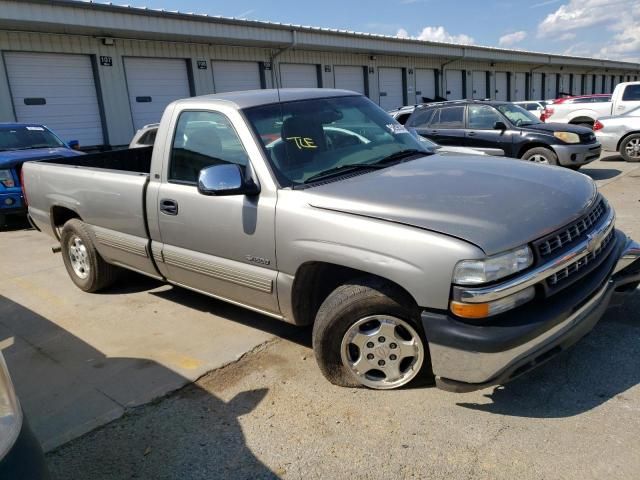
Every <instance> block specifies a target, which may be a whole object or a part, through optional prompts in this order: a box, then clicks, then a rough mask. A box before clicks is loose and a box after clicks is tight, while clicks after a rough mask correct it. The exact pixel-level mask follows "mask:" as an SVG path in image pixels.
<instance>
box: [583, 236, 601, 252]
mask: <svg viewBox="0 0 640 480" xmlns="http://www.w3.org/2000/svg"><path fill="white" fill-rule="evenodd" d="M601 243H602V242H601V237H600V235H597V234H595V233H590V234H588V235H587V252H589V253H593V252H595V251H596V250H597V249H598V247H599V246H600V244H601Z"/></svg>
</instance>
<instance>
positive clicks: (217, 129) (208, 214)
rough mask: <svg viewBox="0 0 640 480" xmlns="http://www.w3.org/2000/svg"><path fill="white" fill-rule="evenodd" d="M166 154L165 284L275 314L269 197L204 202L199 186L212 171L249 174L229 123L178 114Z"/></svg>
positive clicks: (208, 115) (161, 193) (162, 212)
mask: <svg viewBox="0 0 640 480" xmlns="http://www.w3.org/2000/svg"><path fill="white" fill-rule="evenodd" d="M168 156H169V159H168V165H166V166H165V168H164V170H163V172H162V184H161V185H160V187H159V190H158V196H157V202H158V205H157V208H158V225H159V230H160V236H161V240H162V243H163V247H162V254H161V255H160V258H159V261H161V262H163V263H164V264H165V266H166V269H165V271H166V272H167V278H168V280H169V281H171V282H172V283H175V284H179V285H182V286H185V287H188V288H191V289H195V290H198V291H202V292H205V293H208V294H211V295H213V296H216V297H219V298H222V299H224V300H231V301H233V302H239V303H241V304H243V305H245V306H248V307H252V308H254V309H259V310H261V311H263V312H265V313H277V312H278V306H277V296H276V291H275V280H276V272H277V271H276V263H275V237H274V218H275V198H271V197H270V196H269V195H257V196H251V197H249V196H245V195H231V196H205V195H202V194H200V193H199V192H198V188H197V181H198V175H199V172H200V170H201V169H202V168H205V167H208V166H211V165H216V164H228V163H235V164H237V165H240V166H241V168H242V169H243V170H244V171H245V175H249V176H252V175H253V173H252V172H253V170H252V168H251V164H250V160H249V156H248V154H247V153H246V151H245V148H244V146H243V144H242V142H241V140H240V138H239V137H238V134H237V132H236V130H235V129H234V127H233V124H232V122H231V121H230V120H229V119H228V118H227V117H226V116H225V115H224V114H222V113H221V112H215V111H187V110H185V111H182V112H181V113H180V115H179V117H178V119H177V121H176V126H175V135H174V138H173V140H172V143H171V149H170V151H169V152H168ZM156 257H158V256H157V255H156Z"/></svg>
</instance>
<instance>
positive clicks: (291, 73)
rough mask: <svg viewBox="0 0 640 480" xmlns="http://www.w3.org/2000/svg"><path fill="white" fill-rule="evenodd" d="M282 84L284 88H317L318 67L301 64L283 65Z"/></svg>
mask: <svg viewBox="0 0 640 480" xmlns="http://www.w3.org/2000/svg"><path fill="white" fill-rule="evenodd" d="M280 83H281V84H282V87H283V88H317V87H318V67H317V65H308V64H307V65H305V64H300V63H281V64H280Z"/></svg>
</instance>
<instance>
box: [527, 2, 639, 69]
mask: <svg viewBox="0 0 640 480" xmlns="http://www.w3.org/2000/svg"><path fill="white" fill-rule="evenodd" d="M638 25H640V2H639V1H638V0H569V1H568V2H566V3H563V4H562V5H561V6H560V7H559V8H558V9H557V10H556V11H554V12H552V13H550V14H549V15H547V16H546V17H545V19H544V20H543V21H542V22H540V24H539V25H538V37H541V38H550V39H553V40H559V41H567V40H573V39H575V38H580V39H581V40H582V42H581V44H580V48H576V47H577V45H574V46H572V47H569V49H568V50H567V51H568V52H573V53H574V54H576V52H578V51H580V52H581V53H582V52H584V53H582V54H585V55H593V56H597V57H602V58H609V59H616V60H626V61H635V60H637V59H638V58H639V57H640V27H638ZM603 32H605V33H606V32H611V34H612V37H611V38H610V39H609V40H608V41H607V40H605V41H603V40H602V33H603ZM594 35H597V38H598V40H597V41H595V40H594V41H589V39H590V38H593V37H594Z"/></svg>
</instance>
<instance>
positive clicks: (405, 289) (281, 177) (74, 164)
mask: <svg viewBox="0 0 640 480" xmlns="http://www.w3.org/2000/svg"><path fill="white" fill-rule="evenodd" d="M504 105H508V107H505V111H506V112H507V114H506V115H505V116H508V117H510V118H511V120H510V121H514V122H521V121H522V118H525V119H527V120H528V119H529V117H531V116H532V115H531V114H530V113H529V112H527V111H526V110H523V109H521V108H520V107H517V106H515V105H511V104H504ZM500 106H501V105H497V106H496V107H495V108H494V107H491V108H494V109H497V108H500ZM475 107H481V108H485V107H489V105H486V104H474V105H472V106H471V107H470V108H472V110H473V108H475ZM439 108H441V107H438V108H437V109H436V110H435V112H437V114H438V115H439V117H440V118H442V119H444V118H447V117H448V116H449V113H450V112H445V111H444V108H445V107H442V109H440V110H439ZM447 108H448V107H447ZM453 108H459V107H457V106H454V107H453ZM462 108H463V110H464V108H466V105H465V106H463V107H462ZM512 109H517V110H515V111H514V110H512ZM496 111H497V110H496ZM416 113H417V112H416ZM482 113H486V114H487V116H491V115H494V113H493V111H483V112H482ZM514 113H515V114H517V116H514ZM522 116H524V117H522ZM500 118H502V114H501V117H500ZM476 120H478V119H476ZM492 120H493V119H492ZM502 121H503V122H504V119H503V120H502ZM491 126H492V128H495V125H494V122H491ZM498 127H499V128H500V130H501V131H502V132H503V135H508V136H512V134H511V132H507V131H506V128H505V129H503V128H502V127H501V126H499V125H498ZM573 128H576V129H579V127H573ZM579 130H580V131H583V130H584V129H579ZM345 132H349V133H348V134H347V133H345ZM589 133H590V134H591V135H593V132H589ZM522 135H523V132H522V131H518V132H517V133H514V134H513V136H522ZM359 137H362V138H364V139H366V142H364V141H362V140H361V139H360V138H359ZM561 137H563V138H566V139H568V140H571V138H570V137H567V136H564V135H562V136H561ZM274 139H276V140H277V139H280V141H276V140H274ZM100 169H102V170H100ZM97 172H102V173H100V174H97ZM24 179H25V187H26V192H27V195H28V196H29V200H30V203H29V215H30V216H32V217H33V221H34V223H35V224H36V225H37V226H38V228H40V229H41V230H42V231H43V232H45V233H47V234H49V235H51V236H52V237H54V238H55V239H57V240H59V241H60V246H61V251H62V260H63V262H64V265H65V268H66V270H67V273H68V274H69V277H70V278H71V280H72V281H73V282H74V284H75V285H76V286H77V287H78V288H80V289H81V290H83V291H86V292H97V291H99V290H101V289H104V288H106V287H107V286H109V285H110V284H112V283H113V282H114V281H115V279H116V275H117V273H118V268H119V267H124V268H128V269H131V270H135V271H137V272H139V273H143V274H146V275H148V276H151V277H154V278H156V279H159V280H164V281H167V282H169V283H172V284H175V285H179V286H183V287H186V288H189V289H193V290H195V291H198V292H201V293H204V294H208V295H211V296H213V297H215V298H218V299H222V300H226V301H229V302H231V303H234V304H236V305H241V306H244V307H246V308H248V309H250V310H253V311H258V312H261V313H263V314H266V315H269V316H271V317H274V318H276V319H279V320H284V321H287V322H290V323H293V324H296V325H311V324H313V339H312V343H313V349H314V353H315V357H316V360H317V362H318V365H319V367H320V370H321V371H322V373H323V374H324V375H325V377H326V378H327V379H328V380H329V381H331V382H333V383H334V384H337V385H342V386H366V387H370V388H374V389H392V388H399V387H402V386H404V385H407V384H409V383H410V382H412V381H413V380H415V379H417V378H418V377H420V376H421V375H424V376H425V377H426V378H433V377H434V376H435V380H436V384H437V385H438V386H439V387H441V388H444V389H447V390H452V391H468V390H477V389H481V388H485V387H487V386H489V385H495V384H501V383H505V382H508V381H510V380H511V379H513V378H515V377H517V376H518V375H520V374H522V373H524V372H526V371H528V370H530V369H532V368H534V367H536V366H538V365H540V364H541V363H543V362H544V361H546V360H548V359H549V358H550V357H552V356H553V355H555V354H557V353H560V352H562V351H564V350H565V349H566V348H568V347H569V346H570V345H572V344H573V343H575V342H577V341H578V340H579V339H580V338H581V337H582V336H584V335H585V334H586V333H587V332H589V331H590V330H591V329H592V328H593V327H594V326H595V324H596V323H597V321H598V320H599V318H600V317H601V316H602V314H603V312H604V310H605V309H606V308H607V306H608V305H609V302H610V301H611V299H612V298H613V297H614V296H616V297H617V296H618V295H622V294H623V292H628V291H631V289H632V288H635V286H637V284H638V282H640V245H639V244H637V243H635V242H633V241H631V240H630V239H629V238H628V237H627V236H626V235H624V234H623V233H622V232H621V231H619V230H617V229H616V228H615V213H614V211H613V209H612V208H611V206H610V205H609V204H608V203H607V201H606V200H605V199H604V198H603V197H602V196H601V195H600V194H599V193H598V191H597V187H596V185H595V183H594V182H593V180H592V179H591V178H589V177H587V176H586V175H580V174H577V173H575V172H571V171H567V170H565V169H558V168H552V167H548V166H540V165H532V164H530V163H528V162H518V161H504V160H503V159H499V158H494V157H488V156H486V157H481V156H474V157H472V156H468V155H457V156H453V155H451V156H448V157H446V158H445V157H443V156H440V155H439V154H437V153H433V152H432V151H429V150H428V149H427V148H425V146H424V145H423V143H421V142H419V141H418V140H417V139H416V138H415V137H414V136H413V135H411V134H410V132H408V130H407V129H406V128H405V127H404V126H402V125H400V124H398V123H396V122H392V121H390V118H389V115H387V113H386V112H384V111H383V110H381V109H380V107H379V106H377V105H376V104H374V103H373V102H372V101H371V100H369V99H368V98H366V97H364V96H362V95H359V94H354V93H352V92H347V91H345V90H332V89H282V90H280V91H276V90H261V91H246V92H231V93H223V94H218V95H209V96H204V97H194V98H189V99H184V100H178V101H176V102H174V103H172V104H170V105H169V106H168V107H167V109H166V111H165V113H164V115H163V117H162V120H161V122H160V127H159V129H158V133H157V139H156V144H155V146H154V147H153V151H152V149H151V148H146V149H143V148H137V149H131V150H123V151H115V152H110V153H109V155H106V154H95V155H87V156H85V157H78V158H70V159H64V160H44V161H39V162H29V163H27V164H25V167H24ZM77 185H82V186H83V188H72V187H73V186H77ZM94 192H100V193H101V195H99V196H96V195H95V194H94ZM365 232H366V234H364V233H365ZM105 301H107V300H105Z"/></svg>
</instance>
